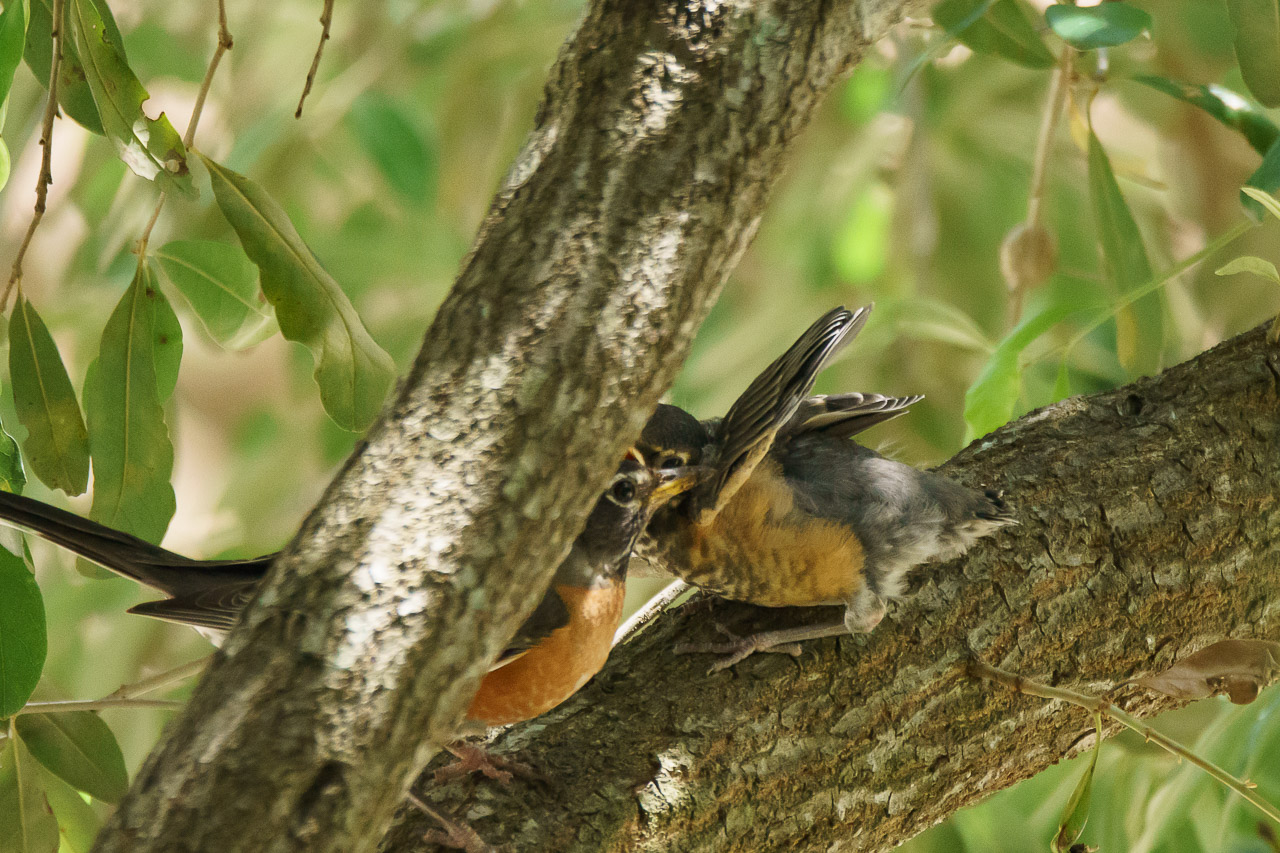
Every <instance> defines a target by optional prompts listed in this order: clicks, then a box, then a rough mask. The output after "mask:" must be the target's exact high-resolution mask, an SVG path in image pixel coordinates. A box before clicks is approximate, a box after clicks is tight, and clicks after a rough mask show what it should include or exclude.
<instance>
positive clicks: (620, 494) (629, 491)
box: [609, 477, 636, 504]
mask: <svg viewBox="0 0 1280 853" xmlns="http://www.w3.org/2000/svg"><path fill="white" fill-rule="evenodd" d="M635 499H636V484H635V483H633V482H632V481H631V478H630V477H619V478H617V479H616V480H614V481H613V484H612V485H611V486H609V500H611V501H613V502H614V503H616V504H629V503H631V502H632V501H634V500H635Z"/></svg>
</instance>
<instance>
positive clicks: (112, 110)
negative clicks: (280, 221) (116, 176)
mask: <svg viewBox="0 0 1280 853" xmlns="http://www.w3.org/2000/svg"><path fill="white" fill-rule="evenodd" d="M67 2H68V3H69V4H70V11H69V17H70V20H71V26H70V30H71V34H72V36H73V37H74V41H75V45H76V48H77V50H79V52H80V57H81V59H82V61H83V63H84V65H83V67H84V74H85V78H86V79H87V80H88V83H89V89H90V91H91V92H92V93H93V102H94V103H95V104H96V105H97V107H98V115H99V117H100V118H101V119H102V127H103V129H104V130H105V131H106V135H107V137H108V138H109V139H111V141H112V142H114V143H115V146H116V151H117V153H118V154H119V155H120V159H121V160H123V161H124V162H125V164H126V165H128V167H129V168H130V169H131V170H133V173H134V174H135V175H138V176H139V177H142V178H146V179H147V180H151V181H155V182H156V183H157V184H158V185H159V186H160V187H161V188H162V189H165V190H177V191H179V192H182V193H186V194H189V195H190V194H194V193H195V188H194V186H193V185H192V183H191V175H190V170H189V169H188V168H187V152H186V149H185V148H184V147H183V145H182V138H181V137H180V136H179V135H178V132H177V131H176V130H174V128H173V125H172V124H170V123H169V119H168V118H166V117H165V114H164V113H161V114H160V117H159V118H156V119H150V118H147V115H146V113H144V112H143V110H142V105H143V103H145V102H146V100H147V99H148V98H150V97H151V96H150V95H148V94H147V90H146V89H144V88H143V86H142V84H141V83H140V82H138V78H137V77H136V76H135V75H134V73H133V70H132V69H130V68H129V62H128V60H127V59H126V58H125V55H124V51H123V50H122V49H121V48H120V46H119V45H117V44H116V43H115V42H114V41H113V40H112V38H111V37H110V33H109V30H108V28H107V26H106V24H105V23H104V21H103V17H102V16H101V14H100V13H99V11H98V6H97V5H96V4H95V2H94V0H67Z"/></svg>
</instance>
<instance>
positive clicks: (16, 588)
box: [0, 547, 47, 811]
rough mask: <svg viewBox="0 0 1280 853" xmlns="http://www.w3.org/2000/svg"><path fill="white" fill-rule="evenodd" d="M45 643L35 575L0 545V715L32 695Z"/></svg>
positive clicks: (43, 654) (20, 704)
mask: <svg viewBox="0 0 1280 853" xmlns="http://www.w3.org/2000/svg"><path fill="white" fill-rule="evenodd" d="M46 646H47V637H46V635H45V621H44V600H43V599H42V598H41V597H40V588H39V587H37V586H36V579H35V576H34V575H33V574H31V570H30V569H29V568H28V567H27V564H26V562H25V561H24V560H23V559H22V557H21V556H19V555H17V554H13V553H10V552H9V550H8V549H7V548H3V547H0V718H4V717H7V716H9V715H10V714H12V713H13V712H14V711H16V710H18V709H19V708H21V707H22V706H23V705H24V704H26V701H27V699H29V698H30V697H31V691H33V690H35V689H36V682H38V681H39V680H40V671H41V670H42V669H43V668H44V656H45V651H46ZM2 810H3V809H0V811H2Z"/></svg>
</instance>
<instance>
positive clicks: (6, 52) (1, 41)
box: [0, 0, 30, 186]
mask: <svg viewBox="0 0 1280 853" xmlns="http://www.w3.org/2000/svg"><path fill="white" fill-rule="evenodd" d="M29 4H30V0H9V2H8V3H5V4H4V11H3V12H0V104H2V103H4V102H5V100H6V99H8V97H9V87H10V86H12V85H13V72H14V71H16V70H18V64H19V63H20V62H22V48H23V44H24V43H25V42H26V38H27V17H28V12H27V10H28V9H29V8H30V5H29ZM0 186H3V183H0Z"/></svg>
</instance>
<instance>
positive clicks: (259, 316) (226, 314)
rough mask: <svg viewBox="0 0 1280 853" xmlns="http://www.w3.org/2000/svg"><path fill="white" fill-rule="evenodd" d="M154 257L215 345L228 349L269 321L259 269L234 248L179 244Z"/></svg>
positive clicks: (197, 242) (202, 242)
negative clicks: (250, 328)
mask: <svg viewBox="0 0 1280 853" xmlns="http://www.w3.org/2000/svg"><path fill="white" fill-rule="evenodd" d="M154 257H155V259H156V261H158V262H159V265H160V269H161V270H162V271H163V272H164V274H165V276H166V277H167V278H168V279H169V281H171V282H173V286H174V287H176V288H177V289H178V290H179V292H181V293H182V295H183V296H184V297H186V299H187V302H188V303H189V304H190V305H191V309H192V310H193V311H194V312H195V314H196V316H197V317H199V318H200V322H202V323H203V324H204V327H205V328H206V329H208V331H209V334H210V335H211V336H212V337H213V339H214V340H216V341H217V342H218V343H220V344H223V345H228V344H232V343H234V342H236V341H237V340H240V339H242V338H243V334H244V332H245V331H246V327H247V326H251V327H252V328H257V327H259V326H261V325H262V324H264V323H269V322H270V321H271V311H270V309H269V308H268V307H267V305H266V303H265V302H263V301H262V300H261V298H260V296H259V294H260V291H259V289H258V268H257V267H256V266H254V264H253V262H252V261H250V260H249V258H248V257H247V256H246V255H245V253H244V250H243V249H241V248H239V247H238V246H233V245H230V244H227V243H217V242H214V241H210V240H178V241H175V242H173V243H168V244H166V245H165V246H162V247H161V248H159V249H157V250H156V251H155V253H154Z"/></svg>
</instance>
